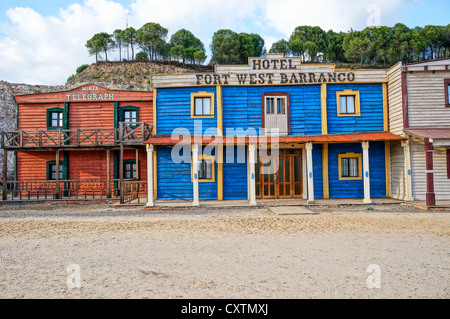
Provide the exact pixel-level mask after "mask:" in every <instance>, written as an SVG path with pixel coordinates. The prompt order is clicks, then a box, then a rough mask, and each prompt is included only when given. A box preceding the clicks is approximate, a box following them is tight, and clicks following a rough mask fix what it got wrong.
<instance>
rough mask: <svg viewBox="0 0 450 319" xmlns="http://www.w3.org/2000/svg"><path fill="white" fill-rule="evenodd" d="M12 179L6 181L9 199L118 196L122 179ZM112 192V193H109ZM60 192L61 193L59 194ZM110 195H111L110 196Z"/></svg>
mask: <svg viewBox="0 0 450 319" xmlns="http://www.w3.org/2000/svg"><path fill="white" fill-rule="evenodd" d="M110 183H111V184H110V187H108V182H107V180H60V181H59V189H58V188H57V183H56V181H11V182H7V183H6V187H7V199H9V200H46V199H48V200H52V199H104V198H108V197H109V198H118V197H119V190H120V180H118V179H112V180H111V181H110ZM108 192H110V194H108ZM58 193H59V194H58ZM108 195H110V196H108Z"/></svg>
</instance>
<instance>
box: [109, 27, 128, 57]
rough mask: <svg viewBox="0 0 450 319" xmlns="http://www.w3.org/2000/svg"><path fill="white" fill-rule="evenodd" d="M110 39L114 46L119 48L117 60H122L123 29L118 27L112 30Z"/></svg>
mask: <svg viewBox="0 0 450 319" xmlns="http://www.w3.org/2000/svg"><path fill="white" fill-rule="evenodd" d="M112 39H113V41H114V44H115V47H116V48H117V49H119V61H122V47H123V45H124V40H125V31H123V30H120V29H116V30H114V32H113V34H112Z"/></svg>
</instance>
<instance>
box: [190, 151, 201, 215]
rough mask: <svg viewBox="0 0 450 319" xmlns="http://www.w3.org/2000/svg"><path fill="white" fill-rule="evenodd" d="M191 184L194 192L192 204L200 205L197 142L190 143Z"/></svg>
mask: <svg viewBox="0 0 450 319" xmlns="http://www.w3.org/2000/svg"><path fill="white" fill-rule="evenodd" d="M192 184H193V193H194V199H193V202H192V205H193V206H200V201H199V192H198V144H193V145H192Z"/></svg>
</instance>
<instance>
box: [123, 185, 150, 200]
mask: <svg viewBox="0 0 450 319" xmlns="http://www.w3.org/2000/svg"><path fill="white" fill-rule="evenodd" d="M142 197H145V198H146V197H147V181H124V182H123V203H122V204H126V203H131V202H134V201H136V203H137V204H139V203H140V202H141V198H142Z"/></svg>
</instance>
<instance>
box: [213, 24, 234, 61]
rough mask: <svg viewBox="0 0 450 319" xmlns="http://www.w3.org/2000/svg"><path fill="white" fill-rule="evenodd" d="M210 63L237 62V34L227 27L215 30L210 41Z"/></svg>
mask: <svg viewBox="0 0 450 319" xmlns="http://www.w3.org/2000/svg"><path fill="white" fill-rule="evenodd" d="M210 48H211V52H212V57H211V63H213V64H237V63H239V49H240V42H239V35H238V34H237V33H236V32H233V31H231V30H229V29H222V30H219V31H216V32H215V33H214V35H213V38H212V42H211V46H210Z"/></svg>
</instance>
